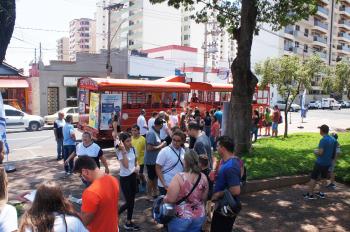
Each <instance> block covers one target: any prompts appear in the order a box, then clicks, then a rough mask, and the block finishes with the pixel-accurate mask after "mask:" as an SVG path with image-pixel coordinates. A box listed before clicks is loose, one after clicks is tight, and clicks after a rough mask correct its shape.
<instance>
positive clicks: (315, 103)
mask: <svg viewBox="0 0 350 232" xmlns="http://www.w3.org/2000/svg"><path fill="white" fill-rule="evenodd" d="M308 108H309V109H321V101H311V102H310V103H309V105H308Z"/></svg>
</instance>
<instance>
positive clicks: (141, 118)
mask: <svg viewBox="0 0 350 232" xmlns="http://www.w3.org/2000/svg"><path fill="white" fill-rule="evenodd" d="M137 125H138V126H139V127H140V134H141V135H145V134H146V133H147V131H148V130H147V129H146V128H144V127H145V126H147V122H146V119H145V117H144V116H143V115H140V116H139V117H138V118H137Z"/></svg>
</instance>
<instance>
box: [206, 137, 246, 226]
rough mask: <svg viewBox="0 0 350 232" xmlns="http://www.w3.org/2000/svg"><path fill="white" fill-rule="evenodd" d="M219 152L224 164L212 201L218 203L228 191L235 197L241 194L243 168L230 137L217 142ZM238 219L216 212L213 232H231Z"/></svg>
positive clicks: (212, 223) (219, 139)
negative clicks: (226, 190)
mask: <svg viewBox="0 0 350 232" xmlns="http://www.w3.org/2000/svg"><path fill="white" fill-rule="evenodd" d="M217 151H218V153H219V155H220V156H221V158H222V164H221V167H220V169H219V172H218V176H217V179H216V182H215V187H214V194H213V196H212V199H211V200H212V201H213V202H215V201H218V200H219V199H220V198H222V197H223V195H224V190H225V189H228V190H229V191H230V192H231V194H232V195H233V196H236V197H238V196H239V194H240V193H241V187H240V182H241V168H240V163H239V160H238V158H237V157H235V155H234V143H233V140H232V139H231V138H230V137H228V136H221V137H219V138H218V140H217ZM235 219H236V217H225V216H224V215H222V214H221V213H220V212H218V210H215V211H214V214H213V219H212V222H211V229H210V231H211V232H230V231H232V227H233V224H234V222H235Z"/></svg>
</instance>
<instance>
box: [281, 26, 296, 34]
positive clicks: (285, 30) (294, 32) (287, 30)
mask: <svg viewBox="0 0 350 232" xmlns="http://www.w3.org/2000/svg"><path fill="white" fill-rule="evenodd" d="M284 32H285V33H287V34H290V35H293V36H297V35H298V31H295V30H294V28H293V27H291V26H287V27H285V28H284Z"/></svg>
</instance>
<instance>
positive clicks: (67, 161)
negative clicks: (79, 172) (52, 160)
mask: <svg viewBox="0 0 350 232" xmlns="http://www.w3.org/2000/svg"><path fill="white" fill-rule="evenodd" d="M75 156H77V154H76V152H75V151H73V152H72V154H71V155H70V156H69V157H68V159H66V161H64V163H65V164H68V163H69V161H70V160H72V159H74V157H75Z"/></svg>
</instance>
